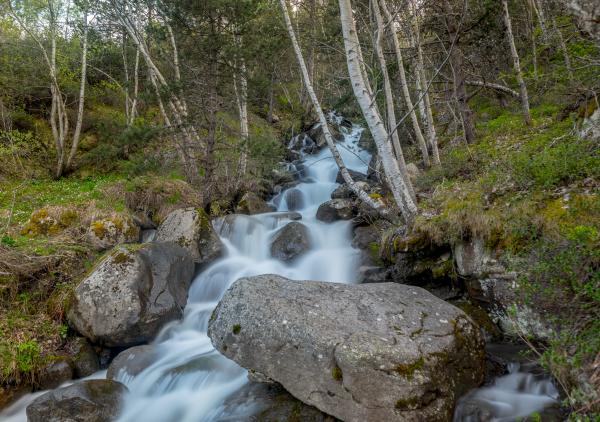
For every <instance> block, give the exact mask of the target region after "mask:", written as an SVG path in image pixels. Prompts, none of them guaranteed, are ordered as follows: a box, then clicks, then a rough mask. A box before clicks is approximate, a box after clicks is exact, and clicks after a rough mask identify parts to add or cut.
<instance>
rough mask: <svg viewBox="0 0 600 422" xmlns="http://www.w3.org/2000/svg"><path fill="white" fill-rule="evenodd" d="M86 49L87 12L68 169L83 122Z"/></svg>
mask: <svg viewBox="0 0 600 422" xmlns="http://www.w3.org/2000/svg"><path fill="white" fill-rule="evenodd" d="M87 49H88V23H87V12H86V11H84V13H83V40H82V47H81V83H80V85H79V104H78V106H77V120H76V122H75V133H74V134H73V142H72V143H71V152H70V153H69V158H68V159H67V164H66V168H67V169H70V168H71V166H72V165H73V159H74V158H75V154H76V153H77V149H78V148H79V139H80V138H81V126H82V124H83V111H84V105H85V84H86V78H87Z"/></svg>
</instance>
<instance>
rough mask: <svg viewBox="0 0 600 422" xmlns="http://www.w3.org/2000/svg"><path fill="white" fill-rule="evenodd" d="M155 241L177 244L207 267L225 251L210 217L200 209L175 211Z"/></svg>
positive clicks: (197, 261) (158, 231) (164, 223)
mask: <svg viewBox="0 0 600 422" xmlns="http://www.w3.org/2000/svg"><path fill="white" fill-rule="evenodd" d="M154 241H155V242H175V243H177V244H178V245H179V246H181V247H183V248H184V249H186V250H187V251H189V253H190V254H191V255H192V258H193V259H194V261H195V262H196V263H197V264H200V265H207V264H209V263H210V262H212V261H214V260H215V259H217V258H219V257H220V256H221V254H222V253H223V250H224V246H223V244H222V243H221V240H220V239H219V236H218V235H217V233H215V231H214V230H213V227H212V224H211V222H210V218H209V216H208V215H207V214H206V212H205V211H204V210H202V209H199V208H184V209H179V210H176V211H173V212H172V213H171V214H169V215H168V216H167V218H165V221H163V223H162V224H161V225H160V226H159V227H158V230H157V232H156V236H155V239H154Z"/></svg>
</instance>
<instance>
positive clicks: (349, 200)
mask: <svg viewBox="0 0 600 422" xmlns="http://www.w3.org/2000/svg"><path fill="white" fill-rule="evenodd" d="M330 119H331V123H332V126H333V128H334V133H335V134H336V139H337V141H338V147H339V148H340V152H341V153H342V156H343V158H344V161H345V162H346V164H347V165H348V168H349V169H350V170H351V172H352V174H353V175H354V176H355V178H356V180H360V182H359V183H361V185H362V187H363V188H364V189H365V190H367V191H368V192H369V193H370V194H371V195H372V196H373V197H374V198H379V197H382V196H383V195H385V186H384V185H383V184H381V182H380V181H379V180H378V178H377V173H376V172H373V171H370V169H374V168H375V169H376V168H377V159H376V157H372V156H371V154H370V153H369V152H368V150H367V148H366V147H367V146H368V139H366V137H365V136H364V133H363V130H362V128H360V127H359V126H356V125H353V124H352V123H350V122H348V121H347V120H345V119H342V118H341V117H339V116H336V115H334V114H331V115H330ZM323 144H324V142H323V139H322V131H320V130H319V127H318V125H315V126H313V127H311V128H310V129H309V130H308V131H307V132H305V133H302V134H300V135H298V136H296V137H294V139H292V140H291V141H290V145H289V147H290V152H289V159H290V162H289V163H288V165H287V170H286V171H284V172H281V173H277V174H275V175H274V182H275V186H274V196H273V197H272V199H271V201H270V202H268V203H267V202H265V201H263V200H262V199H261V198H259V197H258V196H257V195H255V194H253V193H248V194H246V195H245V196H244V197H243V198H242V200H241V201H240V203H239V204H238V206H237V210H236V211H237V212H238V214H231V215H228V216H226V217H224V218H221V219H218V220H217V221H214V222H211V221H210V220H209V218H208V216H207V215H206V213H205V212H204V211H203V210H199V209H194V208H189V209H181V210H176V211H175V212H173V213H171V214H170V215H168V216H167V217H166V219H165V221H164V222H163V223H162V225H161V226H159V227H158V229H157V231H156V234H155V236H153V241H152V242H149V243H145V244H137V245H120V246H117V247H116V248H115V249H114V250H113V251H111V252H110V253H108V254H107V256H106V257H105V259H104V260H102V261H101V262H100V263H99V264H98V265H97V266H96V267H95V268H94V269H92V271H90V273H89V275H88V276H87V277H85V278H84V280H83V281H82V282H81V284H80V285H79V287H78V288H77V289H76V291H75V295H74V299H73V304H72V306H71V309H70V311H69V314H68V317H69V321H70V324H71V326H72V327H73V328H75V329H76V330H77V331H78V332H79V333H80V334H81V335H83V336H84V337H86V338H87V339H89V341H91V342H92V343H93V344H94V345H95V346H96V347H97V348H103V349H104V350H106V351H108V352H109V353H110V354H111V358H113V359H110V360H112V363H111V364H110V366H109V367H108V371H107V372H99V373H96V374H95V375H94V376H93V377H92V378H99V379H90V380H84V381H77V382H75V383H74V384H72V385H67V386H63V387H62V388H59V389H55V390H52V391H50V392H48V393H46V394H37V395H35V396H28V397H25V398H24V399H22V400H21V401H20V402H18V403H16V404H15V405H14V406H13V407H12V408H9V409H7V410H6V411H5V412H4V413H1V414H0V419H1V420H7V421H11V422H12V421H24V420H25V419H27V418H29V420H31V421H41V420H44V421H57V422H58V421H80V420H81V421H84V420H85V421H110V420H121V421H141V420H143V421H157V422H158V421H160V422H164V421H173V422H175V421H241V420H248V421H250V420H265V421H286V420H303V421H304V420H306V421H324V420H334V419H340V420H345V421H383V420H385V421H409V420H411V421H412V420H427V421H437V420H439V421H448V420H452V419H454V420H456V421H475V422H477V421H493V420H497V421H505V420H506V421H508V420H514V419H516V418H519V417H524V416H527V415H529V414H530V413H532V412H535V411H543V409H548V407H549V406H550V407H552V406H553V405H555V403H556V399H557V398H558V392H557V391H556V389H555V388H554V386H553V385H552V383H551V381H550V380H549V379H548V377H546V376H545V375H543V374H535V373H533V372H535V370H537V369H535V368H534V369H535V370H532V369H531V368H529V367H527V365H520V366H516V365H515V364H514V362H516V361H519V360H521V361H522V358H520V357H519V358H517V357H515V356H510V357H508V358H506V357H504V358H499V357H498V356H506V355H507V353H505V351H504V352H502V353H498V352H497V350H496V351H493V350H491V349H490V348H489V347H488V348H487V352H486V348H485V341H484V339H487V340H490V339H493V338H496V339H498V338H500V337H501V334H500V331H499V329H498V327H497V326H496V325H495V324H494V322H493V321H491V319H490V318H489V317H488V314H487V313H486V312H485V311H483V310H481V309H479V311H480V312H477V311H473V309H472V307H466V306H462V305H461V303H463V304H464V302H465V298H468V297H469V296H470V295H473V292H479V293H480V294H481V293H482V290H481V288H480V289H479V290H477V289H476V288H474V287H473V286H476V285H479V286H481V284H477V283H478V282H477V280H479V279H483V277H487V278H489V279H493V280H503V277H505V278H504V279H507V278H509V277H511V275H510V274H508V275H507V272H506V271H505V270H503V269H502V268H499V267H500V266H499V265H498V263H497V262H496V261H494V260H493V259H492V258H491V257H489V256H487V255H486V254H485V251H484V250H483V248H481V247H479V246H478V245H477V243H476V242H470V243H466V244H465V245H459V246H455V247H454V248H452V249H451V250H446V249H444V248H439V247H433V246H432V245H431V244H429V243H428V242H427V241H423V239H421V238H419V237H418V236H415V235H414V234H407V233H404V232H403V231H402V230H401V229H394V228H393V227H391V225H390V224H389V223H387V222H385V221H381V220H378V219H377V216H376V215H373V214H372V212H371V211H370V210H369V209H366V208H365V207H364V206H362V205H361V204H360V203H358V202H357V200H356V199H355V198H354V197H353V195H352V193H351V192H350V191H349V189H347V187H345V185H343V184H340V182H341V181H340V180H339V179H338V177H339V175H338V170H337V168H336V166H335V163H334V162H333V160H332V159H331V155H330V153H329V151H328V150H327V149H324V148H323ZM369 163H370V165H368V164H369ZM413 167H414V166H413ZM411 168H412V167H411ZM417 171H418V170H416V168H414V169H412V170H411V172H412V173H416V172H417ZM390 233H391V235H390ZM384 234H385V236H383V237H384V239H382V235H384ZM386 236H387V237H386ZM390 244H391V245H392V247H389V246H388V247H386V245H390ZM448 249H450V248H448ZM455 266H456V268H458V271H459V272H461V273H463V274H464V276H465V277H470V280H472V283H470V284H469V283H467V286H466V288H465V286H460V285H456V284H455V283H453V282H452V281H451V280H450V279H448V278H447V276H448V271H449V269H452V268H454V267H455ZM490 268H493V269H494V271H495V272H491V271H490V270H489V269H490ZM194 274H196V275H194ZM490 274H491V275H492V276H490ZM494 274H495V275H494ZM315 280H316V281H315ZM361 282H362V283H363V284H360V283H361ZM415 284H418V285H419V286H421V287H419V286H416V285H415ZM487 285H488V286H490V285H492V284H490V283H488V284H487ZM496 285H498V286H504V284H502V283H501V282H499V281H498V282H497V283H496ZM498 292H505V293H506V294H509V293H510V289H506V288H504V290H499V289H498V288H496V289H491V290H490V289H488V290H487V291H486V292H484V293H485V294H487V295H488V296H489V297H491V296H490V295H493V294H496V295H499V293H498ZM448 300H449V301H451V302H453V303H454V304H451V303H449V302H448ZM499 303H500V304H501V302H499ZM455 305H459V306H460V308H462V309H460V308H459V307H457V306H455ZM494 309H495V311H494V312H497V313H498V315H502V309H501V308H498V307H496V308H494ZM465 311H466V312H465ZM478 315H479V316H482V317H481V318H478V317H477V316H478ZM474 317H475V318H474ZM147 343H149V344H147ZM120 351H122V352H121V353H120V354H118V352H120ZM117 354H118V355H117ZM115 356H116V357H115ZM494 356H495V357H494ZM521 363H523V362H521ZM523 368H525V369H526V371H524V370H523ZM509 370H510V371H509ZM509 372H510V373H509ZM86 375H89V374H86ZM499 375H503V377H500V378H497V376H499ZM484 382H486V383H487V384H486V387H485V388H483V389H477V387H479V386H481V385H482V383H484ZM461 397H462V399H461ZM555 407H556V406H555ZM25 409H26V415H27V416H26V415H25ZM546 415H548V416H546V419H544V420H560V419H558V418H559V416H557V413H556V412H555V413H552V414H551V413H546ZM550 415H552V416H550ZM548 418H556V419H548Z"/></svg>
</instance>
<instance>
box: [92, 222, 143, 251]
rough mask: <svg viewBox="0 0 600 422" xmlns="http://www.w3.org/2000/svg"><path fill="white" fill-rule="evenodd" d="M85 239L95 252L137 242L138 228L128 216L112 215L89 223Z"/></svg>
mask: <svg viewBox="0 0 600 422" xmlns="http://www.w3.org/2000/svg"><path fill="white" fill-rule="evenodd" d="M87 237H88V240H89V241H90V243H91V244H92V246H93V247H94V248H95V249H96V250H105V249H109V248H111V247H113V246H115V245H118V244H121V243H134V242H137V241H139V237H140V228H139V227H138V226H137V225H136V224H135V222H134V220H133V218H132V217H131V216H130V215H129V214H124V213H113V214H111V215H109V216H107V217H101V218H96V219H93V220H92V221H91V222H90V225H89V228H88V232H87Z"/></svg>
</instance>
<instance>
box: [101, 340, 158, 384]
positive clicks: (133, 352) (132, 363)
mask: <svg viewBox="0 0 600 422" xmlns="http://www.w3.org/2000/svg"><path fill="white" fill-rule="evenodd" d="M155 352H156V349H155V348H154V346H152V345H150V344H146V345H143V346H135V347H130V348H129V349H127V350H124V351H122V352H121V353H119V354H118V355H117V357H116V358H114V360H113V361H112V362H111V363H110V366H109V367H108V371H107V373H106V378H108V379H110V380H115V381H120V380H121V379H122V378H127V377H135V376H136V375H138V374H139V373H140V372H142V371H143V370H144V369H146V368H147V367H148V366H150V365H152V363H154V361H155V359H156V353H155Z"/></svg>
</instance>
